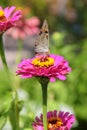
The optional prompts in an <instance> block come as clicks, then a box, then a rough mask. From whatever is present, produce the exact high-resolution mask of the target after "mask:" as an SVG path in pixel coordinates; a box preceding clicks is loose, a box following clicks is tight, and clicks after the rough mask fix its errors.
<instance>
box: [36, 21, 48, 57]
mask: <svg viewBox="0 0 87 130" xmlns="http://www.w3.org/2000/svg"><path fill="white" fill-rule="evenodd" d="M35 53H36V54H42V55H48V54H49V30H48V23H47V21H46V20H44V23H43V25H42V28H41V29H40V32H39V35H38V37H37V39H36V41H35Z"/></svg>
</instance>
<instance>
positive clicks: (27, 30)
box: [7, 16, 40, 39]
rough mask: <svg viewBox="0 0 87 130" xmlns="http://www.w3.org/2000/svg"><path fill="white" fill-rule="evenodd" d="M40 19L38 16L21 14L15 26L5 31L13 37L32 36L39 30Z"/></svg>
mask: <svg viewBox="0 0 87 130" xmlns="http://www.w3.org/2000/svg"><path fill="white" fill-rule="evenodd" d="M39 24H40V20H39V19H38V17H35V16H34V17H31V18H25V17H23V16H22V18H21V20H20V21H18V22H17V26H16V27H14V28H11V29H9V30H8V31H7V35H10V36H12V37H13V38H14V39H18V38H19V39H24V38H25V37H26V36H32V35H34V34H37V33H38V32H39V27H38V26H39Z"/></svg>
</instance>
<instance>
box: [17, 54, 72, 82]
mask: <svg viewBox="0 0 87 130" xmlns="http://www.w3.org/2000/svg"><path fill="white" fill-rule="evenodd" d="M18 68H19V70H17V71H16V74H17V75H21V77H22V78H31V77H47V78H49V80H50V81H51V82H54V81H55V79H56V78H57V79H60V80H65V79H66V75H67V74H68V73H69V72H70V71H71V68H70V67H69V66H68V61H66V60H65V59H64V57H62V56H59V55H54V54H50V55H49V56H43V55H42V56H41V55H40V56H36V57H34V58H32V59H25V60H23V61H22V62H21V63H20V64H19V65H18Z"/></svg>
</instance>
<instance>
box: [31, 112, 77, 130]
mask: <svg viewBox="0 0 87 130" xmlns="http://www.w3.org/2000/svg"><path fill="white" fill-rule="evenodd" d="M74 122H75V117H74V115H73V114H70V113H69V112H64V111H59V112H58V111H57V110H54V111H49V112H48V113H47V127H48V130H70V128H71V127H72V124H73V123H74ZM32 127H33V130H44V128H43V115H42V114H41V115H40V117H36V118H35V121H34V122H33V124H32Z"/></svg>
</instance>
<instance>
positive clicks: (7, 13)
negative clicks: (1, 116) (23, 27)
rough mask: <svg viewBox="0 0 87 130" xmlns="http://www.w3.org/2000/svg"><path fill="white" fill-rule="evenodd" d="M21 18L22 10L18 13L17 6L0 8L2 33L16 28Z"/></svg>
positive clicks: (0, 29) (0, 30) (0, 31)
mask: <svg viewBox="0 0 87 130" xmlns="http://www.w3.org/2000/svg"><path fill="white" fill-rule="evenodd" d="M20 18H21V10H17V11H16V7H15V6H11V7H6V8H5V9H3V8H2V7H1V6H0V33H2V32H4V31H6V30H7V29H9V28H10V27H13V26H15V25H16V22H17V21H18V20H19V19H20Z"/></svg>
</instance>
